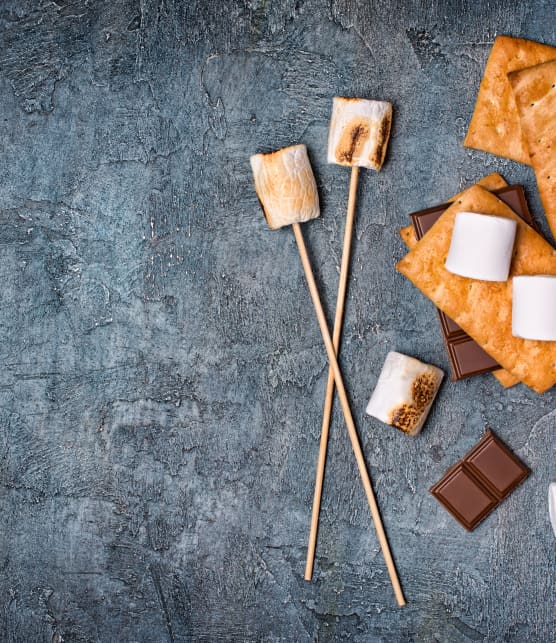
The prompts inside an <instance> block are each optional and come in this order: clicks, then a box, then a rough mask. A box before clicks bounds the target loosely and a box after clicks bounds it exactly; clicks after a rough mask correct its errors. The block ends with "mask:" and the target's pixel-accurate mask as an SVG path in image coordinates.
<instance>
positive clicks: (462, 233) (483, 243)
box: [446, 212, 517, 281]
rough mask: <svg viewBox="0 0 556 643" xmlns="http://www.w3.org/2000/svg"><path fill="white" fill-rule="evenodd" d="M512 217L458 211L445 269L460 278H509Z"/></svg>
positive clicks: (512, 241) (496, 279)
mask: <svg viewBox="0 0 556 643" xmlns="http://www.w3.org/2000/svg"><path fill="white" fill-rule="evenodd" d="M516 228H517V223H516V222H515V221H514V220H513V219H506V218H505V217H495V216H491V215H487V214H477V213H475V212H458V213H457V214H456V220H455V223H454V229H453V231H452V241H451V243H450V250H449V252H448V258H447V259H446V270H449V271H450V272H452V273H453V274H455V275H460V276H461V277H469V278H470V279H481V280H483V281H506V280H507V279H508V275H509V274H510V264H511V261H512V252H513V247H514V241H515V233H516Z"/></svg>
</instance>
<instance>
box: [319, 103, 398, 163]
mask: <svg viewBox="0 0 556 643" xmlns="http://www.w3.org/2000/svg"><path fill="white" fill-rule="evenodd" d="M391 125H392V104H391V103H387V102H385V101H381V100H365V99H363V98H340V97H338V96H336V98H334V103H333V106H332V119H331V121H330V130H329V132H328V162H329V163H337V164H338V165H348V166H350V165H358V166H359V167H368V168H370V169H371V170H377V171H378V170H380V168H381V167H382V164H383V162H384V156H385V155H386V147H387V146H388V138H389V137H390V127H391Z"/></svg>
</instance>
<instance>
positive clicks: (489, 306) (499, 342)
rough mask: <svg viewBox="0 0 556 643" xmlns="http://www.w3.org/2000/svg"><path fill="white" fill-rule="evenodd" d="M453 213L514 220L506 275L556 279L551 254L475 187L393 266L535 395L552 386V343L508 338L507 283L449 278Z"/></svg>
mask: <svg viewBox="0 0 556 643" xmlns="http://www.w3.org/2000/svg"><path fill="white" fill-rule="evenodd" d="M457 212H478V213H483V214H492V215H495V216H500V217H506V218H509V219H513V220H514V221H516V222H517V234H516V241H515V246H514V252H513V258H512V266H511V270H510V276H514V275H535V274H544V275H556V250H554V248H552V246H551V245H550V244H549V243H547V242H546V241H545V240H544V239H543V238H542V237H541V236H540V235H539V234H538V233H536V232H535V231H534V230H533V228H531V227H530V226H528V225H527V224H526V223H525V222H524V221H523V220H522V219H520V217H518V216H517V214H515V213H514V212H513V211H512V209H511V208H509V207H508V206H507V205H506V204H505V203H504V202H503V201H501V200H500V199H498V198H497V197H496V196H495V195H494V194H491V193H490V192H487V191H486V190H485V189H483V188H481V187H479V186H473V187H471V188H469V189H468V190H466V191H465V192H464V193H463V194H462V195H461V196H460V198H459V199H458V200H457V201H455V202H454V203H453V205H451V206H450V207H449V208H448V209H447V210H446V212H444V214H443V215H442V216H441V217H440V219H438V221H437V222H436V223H435V224H434V225H433V227H432V228H431V229H430V230H429V231H428V232H427V234H426V235H425V236H424V237H423V238H422V239H421V241H419V242H418V243H417V245H416V246H415V248H414V249H413V250H411V252H409V253H408V254H407V255H406V256H405V257H404V258H403V259H402V260H401V261H400V262H399V263H398V265H397V269H398V270H399V271H400V272H401V273H402V274H404V275H405V276H406V277H407V278H408V279H409V280H410V281H412V282H413V283H414V284H415V285H416V286H417V288H419V290H421V292H423V293H424V294H425V295H426V296H427V297H429V298H430V299H431V300H432V301H433V302H434V303H435V304H436V305H437V306H438V307H439V308H440V309H441V310H443V311H444V312H445V313H446V314H447V315H449V316H450V317H451V318H452V319H453V320H454V321H455V322H456V323H457V324H459V325H460V326H461V327H462V328H463V330H465V332H466V333H467V334H468V335H470V336H471V337H472V338H473V339H474V340H475V341H476V342H477V343H478V344H479V345H480V346H481V347H482V348H483V349H484V350H485V351H486V352H487V353H489V355H492V357H493V358H494V359H495V360H496V361H497V362H498V363H499V364H500V365H501V366H503V367H504V368H505V369H506V370H507V371H510V372H511V373H512V375H514V376H516V377H517V378H519V379H520V380H521V381H522V382H524V383H525V384H527V385H528V386H530V387H531V388H532V389H534V390H535V391H537V393H544V392H545V391H547V390H548V389H549V388H551V387H552V386H553V385H554V384H555V383H556V342H541V341H537V340H530V339H522V338H520V337H514V336H513V335H512V282H511V279H508V280H507V281H505V282H493V281H477V280H474V279H468V278H466V277H460V276H458V275H454V274H452V273H451V272H448V270H446V268H445V266H444V263H445V261H446V256H447V255H448V250H449V248H450V241H451V237H452V230H453V227H454V219H455V216H456V213H457Z"/></svg>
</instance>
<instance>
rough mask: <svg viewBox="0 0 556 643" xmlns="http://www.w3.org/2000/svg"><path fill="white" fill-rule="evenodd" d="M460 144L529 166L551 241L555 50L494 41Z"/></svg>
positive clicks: (555, 209)
mask: <svg viewBox="0 0 556 643" xmlns="http://www.w3.org/2000/svg"><path fill="white" fill-rule="evenodd" d="M464 145H465V146H466V147H473V148H475V149H479V150H484V151H485V152H491V153H492V154H498V155H499V156H504V157H506V158H509V159H513V160H514V161H519V162H521V163H526V164H528V165H532V166H533V169H534V171H535V176H536V179H537V184H538V186H539V193H540V196H541V200H542V203H543V206H544V209H545V212H546V217H547V219H548V224H549V226H550V229H551V231H552V234H553V235H554V237H555V238H556V47H549V46H548V45H541V44H539V43H536V42H531V41H530V40H523V39H521V38H510V37H508V36H499V37H498V38H496V40H495V42H494V45H493V47H492V51H491V54H490V56H489V59H488V63H487V66H486V69H485V74H484V77H483V80H482V82H481V87H480V89H479V95H478V97H477V103H476V105H475V111H474V113H473V117H472V119H471V123H470V124H469V130H468V132H467V136H466V138H465V141H464Z"/></svg>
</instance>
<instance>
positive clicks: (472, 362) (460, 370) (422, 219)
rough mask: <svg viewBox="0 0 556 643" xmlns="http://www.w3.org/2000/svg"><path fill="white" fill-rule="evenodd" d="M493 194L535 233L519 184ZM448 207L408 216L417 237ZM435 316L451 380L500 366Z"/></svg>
mask: <svg viewBox="0 0 556 643" xmlns="http://www.w3.org/2000/svg"><path fill="white" fill-rule="evenodd" d="M494 194H496V196H498V198H499V199H501V200H502V201H504V203H506V204H507V205H509V206H510V208H512V210H513V211H514V212H515V213H516V214H518V215H519V216H520V217H521V218H522V219H523V220H524V221H526V222H527V223H528V224H529V225H530V226H532V227H533V228H534V229H535V230H537V232H538V229H537V227H536V225H535V222H534V220H533V218H532V216H531V212H530V211H529V206H528V205H527V200H526V198H525V192H524V190H523V187H522V186H521V185H510V186H508V187H506V188H501V189H500V190H494ZM449 206H450V203H443V204H442V205H437V206H435V207H433V208H427V209H426V210H421V211H419V212H414V213H413V214H410V215H409V216H410V217H411V221H412V222H413V227H414V229H415V236H416V237H417V239H421V237H423V236H424V235H425V234H426V233H427V232H428V231H429V229H430V228H432V226H433V225H434V224H435V223H436V221H437V220H438V219H439V218H440V216H441V215H442V214H443V213H444V211H445V210H446V209H447V208H448V207H449ZM437 310H438V309H437ZM438 316H439V317H440V326H441V329H442V335H443V337H444V343H445V345H446V351H447V353H448V357H449V359H450V366H451V370H452V381H454V382H455V381H457V380H461V379H463V378H464V377H471V376H473V375H480V374H481V373H489V372H491V371H495V370H496V369H498V368H500V365H499V364H498V363H497V362H496V360H494V359H493V358H492V357H491V356H490V355H489V354H488V353H486V352H485V351H484V350H483V349H482V348H481V347H480V346H479V345H478V344H477V343H476V342H475V340H473V339H472V338H471V337H469V335H468V334H467V333H466V332H465V331H464V330H462V329H461V328H460V327H459V326H458V325H457V324H456V322H455V321H453V320H452V319H450V317H448V315H446V314H445V313H443V312H442V311H441V310H438Z"/></svg>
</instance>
